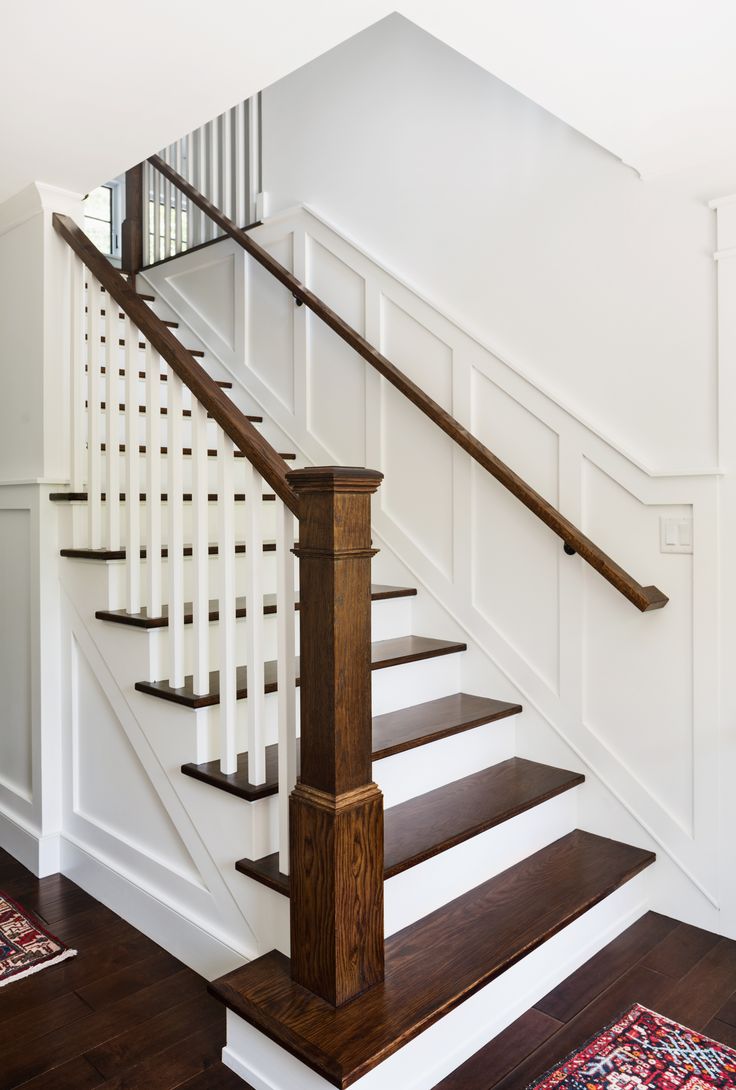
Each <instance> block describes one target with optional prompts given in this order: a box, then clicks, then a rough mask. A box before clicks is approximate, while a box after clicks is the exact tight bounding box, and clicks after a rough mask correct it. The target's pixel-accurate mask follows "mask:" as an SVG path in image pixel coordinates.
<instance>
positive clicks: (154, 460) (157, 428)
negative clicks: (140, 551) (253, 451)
mask: <svg viewBox="0 0 736 1090" xmlns="http://www.w3.org/2000/svg"><path fill="white" fill-rule="evenodd" d="M160 409H161V357H160V356H159V354H158V352H156V351H154V349H153V348H152V347H151V345H150V344H147V345H146V460H147V473H146V509H147V519H146V569H147V583H148V586H147V602H146V608H147V611H148V616H149V617H160V616H161V412H160Z"/></svg>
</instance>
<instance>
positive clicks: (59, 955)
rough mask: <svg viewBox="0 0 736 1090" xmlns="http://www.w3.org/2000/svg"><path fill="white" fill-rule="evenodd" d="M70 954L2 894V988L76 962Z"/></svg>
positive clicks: (0, 980) (73, 952)
mask: <svg viewBox="0 0 736 1090" xmlns="http://www.w3.org/2000/svg"><path fill="white" fill-rule="evenodd" d="M76 952H77V951H76V950H70V949H69V948H68V947H66V946H65V945H64V943H63V942H60V941H59V939H57V938H55V937H54V936H53V935H51V934H49V932H48V931H47V930H46V929H45V928H44V927H43V926H42V925H41V923H40V921H39V920H37V919H36V917H35V916H33V915H32V914H31V913H30V912H27V911H26V910H25V909H24V908H21V907H20V905H19V904H16V903H15V901H14V900H12V898H10V897H8V896H7V895H6V894H5V893H0V988H3V987H4V986H5V985H6V984H12V983H13V981H14V980H22V978H23V977H24V976H30V975H31V973H38V972H40V971H41V969H45V968H46V967H47V966H48V965H56V964H57V963H58V962H60V961H65V960H66V959H67V958H73V957H74V955H75V954H76Z"/></svg>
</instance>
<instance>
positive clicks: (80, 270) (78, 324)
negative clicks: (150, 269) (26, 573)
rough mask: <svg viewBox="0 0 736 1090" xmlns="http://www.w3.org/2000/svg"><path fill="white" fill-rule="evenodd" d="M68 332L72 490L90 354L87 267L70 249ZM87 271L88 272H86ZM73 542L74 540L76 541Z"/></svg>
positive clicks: (80, 480) (80, 453)
mask: <svg viewBox="0 0 736 1090" xmlns="http://www.w3.org/2000/svg"><path fill="white" fill-rule="evenodd" d="M69 255H70V261H71V265H70V269H69V274H70V275H69V291H70V304H71V315H70V327H69V328H70V334H71V346H70V357H69V370H70V374H69V382H70V398H71V422H70V427H69V446H70V451H69V453H70V456H71V464H70V467H69V468H70V480H71V486H72V492H81V491H82V489H83V487H84V456H85V450H84V386H85V375H84V368H85V361H86V359H87V356H88V355H89V353H88V351H87V344H86V341H85V339H84V336H85V332H86V329H87V321H86V317H85V312H84V306H85V303H84V299H85V295H84V278H85V273H86V270H85V268H84V266H83V264H82V262H81V261H80V260H79V258H78V257H77V255H76V254H75V253H74V251H73V250H72V249H70V250H69ZM87 275H88V274H87ZM75 544H76V543H75Z"/></svg>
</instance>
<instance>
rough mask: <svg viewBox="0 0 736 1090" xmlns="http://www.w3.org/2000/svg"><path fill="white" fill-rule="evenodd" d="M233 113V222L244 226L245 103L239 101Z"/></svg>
mask: <svg viewBox="0 0 736 1090" xmlns="http://www.w3.org/2000/svg"><path fill="white" fill-rule="evenodd" d="M234 113H235V217H234V218H235V222H236V224H237V225H238V227H245V226H247V224H248V223H249V222H250V221H249V220H248V219H247V218H246V217H247V212H246V204H247V198H248V180H247V178H246V173H245V159H246V137H247V115H246V109H245V103H244V102H239V103H238V105H237V106H236V107H235V109H234Z"/></svg>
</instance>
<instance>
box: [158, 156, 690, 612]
mask: <svg viewBox="0 0 736 1090" xmlns="http://www.w3.org/2000/svg"><path fill="white" fill-rule="evenodd" d="M148 161H149V162H150V163H152V165H153V166H154V167H155V168H156V170H158V171H160V172H161V174H163V175H164V177H165V178H168V179H169V181H170V182H172V183H173V184H174V185H175V186H178V188H179V189H180V190H181V191H182V193H184V194H185V195H186V197H187V199H188V200H189V201H191V202H192V204H195V205H197V207H198V208H201V209H202V211H203V212H205V213H206V214H207V215H208V216H209V217H210V218H211V219H212V220H213V221H214V222H215V223H216V224H217V225H218V226H219V227H221V228H222V230H223V231H224V232H225V234H226V235H229V237H230V238H232V239H234V241H235V242H237V243H238V244H239V245H240V246H242V247H243V249H244V250H245V251H246V252H247V253H249V254H250V255H251V257H252V258H253V259H254V260H255V261H257V262H258V263H259V265H262V266H263V268H264V269H267V270H268V272H270V273H271V275H272V276H274V277H275V278H276V279H277V280H279V281H280V282H281V283H282V284H283V285H284V286H285V287H287V288H288V289H289V291H290V292H291V293H292V295H294V296H295V298H296V299H298V300H299V301H300V302H302V303H304V305H305V306H307V307H309V309H310V310H311V311H312V312H313V313H314V314H316V315H317V316H318V317H319V318H321V319H322V321H323V322H324V323H325V324H326V325H327V326H329V327H330V329H332V330H333V331H334V332H335V333H337V335H338V337H341V338H342V340H344V341H345V343H346V344H348V345H350V347H351V348H353V349H354V350H355V351H356V352H357V353H358V354H359V355H360V356H362V357H363V359H364V360H366V361H367V362H368V363H369V364H370V365H371V366H372V367H374V368H375V369H376V371H378V372H379V374H381V375H383V377H384V378H385V379H387V380H388V381H389V382H390V383H391V384H392V386H395V387H396V389H397V390H400V391H401V393H402V394H403V395H404V396H405V397H407V398H408V399H409V401H411V402H412V404H413V405H416V407H417V408H418V409H420V410H421V411H422V412H423V413H424V414H425V415H426V416H428V417H429V419H430V420H433V421H434V423H435V424H437V426H438V427H439V428H441V429H442V431H443V432H444V433H445V434H446V435H449V437H450V439H452V440H453V441H454V442H455V443H457V444H458V446H460V447H461V448H462V449H463V450H464V451H466V452H467V453H468V454H469V455H470V456H471V458H473V459H474V460H475V461H476V462H477V463H478V465H480V466H482V467H483V469H485V470H486V471H487V472H488V473H490V474H491V476H492V477H495V479H496V480H497V481H498V482H499V484H502V485H503V486H504V488H507V489H508V491H509V492H511V493H512V495H514V496H516V498H517V499H518V500H520V501H521V503H523V504H524V506H525V507H527V508H528V509H529V510H530V511H531V512H532V513H533V514H534V515H536V516H537V518H539V519H541V521H542V522H544V523H545V524H546V525H547V526H549V528H550V529H551V530H552V531H553V532H554V533H555V534H557V536H558V537H560V538H562V540H563V542H564V543H565V545H566V546H567V548H568V549H569V550H573V551H574V552H576V553H578V554H579V555H580V556H581V557H582V558H583V560H585V561H586V562H587V563H588V564H590V566H591V567H592V568H595V570H596V571H597V572H599V573H600V574H601V575H602V576H603V578H604V579H607V580H608V582H609V583H610V584H611V585H612V586H614V587H615V588H616V590H618V591H620V593H621V594H623V595H624V597H625V598H628V599H629V601H630V602H633V604H634V605H635V606H636V607H637V609H640V610H641V611H642V612H648V611H649V610H653V609H661V608H662V607H663V606H665V605H666V604H667V602H668V601H669V599H668V598H667V596H666V595H665V594H663V593H662V591H661V590H659V589H658V588H657V587H654V586H649V587H644V586H642V585H641V583H638V582H637V580H636V579H634V577H633V576H632V575H630V574H629V573H628V572H627V571H625V570H624V569H623V568H622V567H621V566H620V565H619V564H617V563H616V562H615V561H614V560H612V559H611V557H610V556H607V554H606V553H604V552H603V550H602V549H600V548H599V547H598V546H597V545H596V544H595V543H594V542H593V541H591V540H590V538H589V537H587V536H586V535H585V534H584V533H583V532H582V531H581V530H579V529H578V528H577V527H576V526H574V525H573V524H572V523H571V522H570V521H569V520H568V519H566V518H565V517H564V515H562V514H561V513H560V512H559V511H558V510H557V509H556V508H555V507H553V506H552V504H551V503H548V502H547V500H545V499H544V497H543V496H541V495H540V494H539V492H537V491H535V489H533V488H532V487H531V485H529V484H527V483H526V481H524V480H523V479H522V478H521V477H519V475H518V474H517V473H514V471H513V470H512V469H511V468H510V467H509V466H507V465H506V464H505V462H502V461H501V459H500V458H497V457H496V455H495V454H494V453H493V452H492V451H491V450H489V449H488V447H486V446H485V445H484V444H483V443H481V442H480V440H479V439H476V437H475V436H474V435H472V434H471V433H470V432H469V431H468V430H467V428H464V427H463V425H462V424H460V423H459V422H458V421H457V420H456V419H455V418H454V417H453V416H452V415H451V414H450V413H448V412H447V411H446V410H445V409H443V408H442V406H441V405H439V404H438V403H437V402H436V401H433V400H432V398H431V397H429V396H428V395H427V394H426V393H425V392H424V391H423V390H422V389H420V387H419V386H417V385H416V383H414V382H412V380H411V379H410V378H409V377H408V376H407V375H405V374H404V373H403V371H400V370H399V368H398V367H396V366H395V365H394V364H393V363H392V362H391V361H390V360H389V359H387V358H386V356H384V355H382V353H381V352H379V351H377V349H375V348H374V347H373V345H371V344H369V342H368V341H367V340H366V339H365V337H363V336H361V334H360V333H358V332H357V330H355V329H353V328H352V326H350V325H348V323H347V322H345V321H344V320H343V319H342V318H341V317H340V316H339V315H338V314H336V313H335V311H334V310H332V309H331V308H330V307H328V306H327V305H326V304H325V303H323V302H322V300H321V299H320V298H319V297H318V296H316V295H315V294H314V292H311V291H310V290H309V288H307V287H305V285H304V284H302V283H301V281H299V280H297V278H296V277H295V276H294V275H293V274H292V273H290V272H289V270H288V269H287V268H285V267H284V266H283V265H281V264H280V262H278V261H276V259H275V258H273V257H272V256H271V255H270V254H269V253H268V252H267V251H266V250H264V249H263V247H262V246H259V245H258V243H257V242H254V240H253V239H252V238H251V237H250V235H249V234H248V233H247V231H244V230H242V228H240V227H238V226H237V225H236V224H235V223H233V221H232V220H230V219H229V218H228V217H227V216H226V215H224V214H223V213H222V212H221V211H220V209H219V208H217V207H216V206H215V205H214V204H212V202H211V201H209V200H207V198H206V197H203V196H202V194H201V193H200V192H199V191H198V190H197V189H195V188H194V186H192V185H190V183H189V182H188V181H187V180H186V178H183V177H182V176H181V174H179V173H178V172H177V171H176V170H174V169H173V167H171V166H169V164H168V163H166V162H164V160H163V159H162V158H161V157H160V156H159V155H152V156H151V157H150V158H149V160H148Z"/></svg>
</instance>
